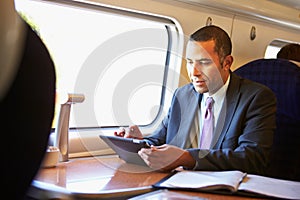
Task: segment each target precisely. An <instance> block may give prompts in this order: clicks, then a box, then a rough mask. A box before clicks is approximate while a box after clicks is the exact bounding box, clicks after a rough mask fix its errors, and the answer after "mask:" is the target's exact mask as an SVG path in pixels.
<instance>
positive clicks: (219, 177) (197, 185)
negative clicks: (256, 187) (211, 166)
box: [160, 170, 246, 192]
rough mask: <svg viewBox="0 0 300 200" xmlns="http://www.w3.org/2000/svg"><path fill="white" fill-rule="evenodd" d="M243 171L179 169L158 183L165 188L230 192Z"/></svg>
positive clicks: (235, 186) (241, 178) (235, 187)
mask: <svg viewBox="0 0 300 200" xmlns="http://www.w3.org/2000/svg"><path fill="white" fill-rule="evenodd" d="M245 176H246V174H245V173H243V172H240V171H188V170H184V171H180V172H178V173H176V174H174V175H173V176H171V177H170V178H169V179H167V180H166V181H164V182H162V183H161V184H160V186H161V187H167V188H186V189H189V188H190V189H199V190H215V189H227V190H230V191H232V192H234V191H237V188H238V186H239V184H240V182H241V181H242V180H243V178H244V177H245Z"/></svg>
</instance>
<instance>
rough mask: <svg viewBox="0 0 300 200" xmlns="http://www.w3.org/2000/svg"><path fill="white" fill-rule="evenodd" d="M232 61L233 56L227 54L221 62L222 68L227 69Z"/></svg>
mask: <svg viewBox="0 0 300 200" xmlns="http://www.w3.org/2000/svg"><path fill="white" fill-rule="evenodd" d="M232 63H233V57H232V56H231V55H227V56H226V57H225V59H224V61H223V63H222V65H223V68H224V70H229V69H230V67H231V65H232Z"/></svg>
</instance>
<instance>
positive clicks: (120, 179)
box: [28, 155, 258, 200]
mask: <svg viewBox="0 0 300 200" xmlns="http://www.w3.org/2000/svg"><path fill="white" fill-rule="evenodd" d="M168 175H169V173H165V172H158V171H153V170H152V169H150V168H148V167H144V166H139V165H135V164H129V163H125V162H124V161H123V160H121V159H119V158H118V157H117V156H115V155H109V156H95V157H85V158H72V159H70V160H69V161H67V162H60V163H58V164H57V166H55V167H52V168H41V169H40V170H39V172H38V174H37V176H36V177H35V180H34V181H33V183H32V186H31V188H30V190H29V192H28V195H29V196H31V197H34V198H37V199H41V198H43V199H53V198H57V199H98V198H101V199H112V198H113V199H118V198H119V199H125V198H126V199H127V198H130V197H133V196H137V195H141V194H144V193H148V192H153V191H154V188H152V185H153V184H154V183H156V182H158V181H159V180H161V179H162V178H164V177H166V176H168ZM174 193H177V194H178V195H179V194H180V195H188V196H190V197H200V198H199V199H202V198H203V199H220V200H222V199H224V200H225V199H226V200H227V199H229V200H230V199H244V200H247V199H252V200H253V198H251V197H243V196H237V195H221V194H213V193H205V192H189V191H178V190H176V191H175V190H172V194H174ZM256 199H258V198H256Z"/></svg>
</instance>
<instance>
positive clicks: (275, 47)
mask: <svg viewBox="0 0 300 200" xmlns="http://www.w3.org/2000/svg"><path fill="white" fill-rule="evenodd" d="M289 43H291V41H286V40H279V39H276V40H273V41H272V42H271V43H270V44H269V45H268V46H267V48H266V52H265V58H276V57H277V53H278V52H279V50H280V49H281V47H283V46H285V45H287V44H289Z"/></svg>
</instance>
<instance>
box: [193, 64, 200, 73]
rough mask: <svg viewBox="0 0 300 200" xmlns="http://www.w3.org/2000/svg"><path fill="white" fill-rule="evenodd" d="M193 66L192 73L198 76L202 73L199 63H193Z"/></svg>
mask: <svg viewBox="0 0 300 200" xmlns="http://www.w3.org/2000/svg"><path fill="white" fill-rule="evenodd" d="M191 68H192V69H191V73H192V75H194V76H198V75H200V74H201V69H200V67H199V65H197V64H193V65H192V66H191Z"/></svg>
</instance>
